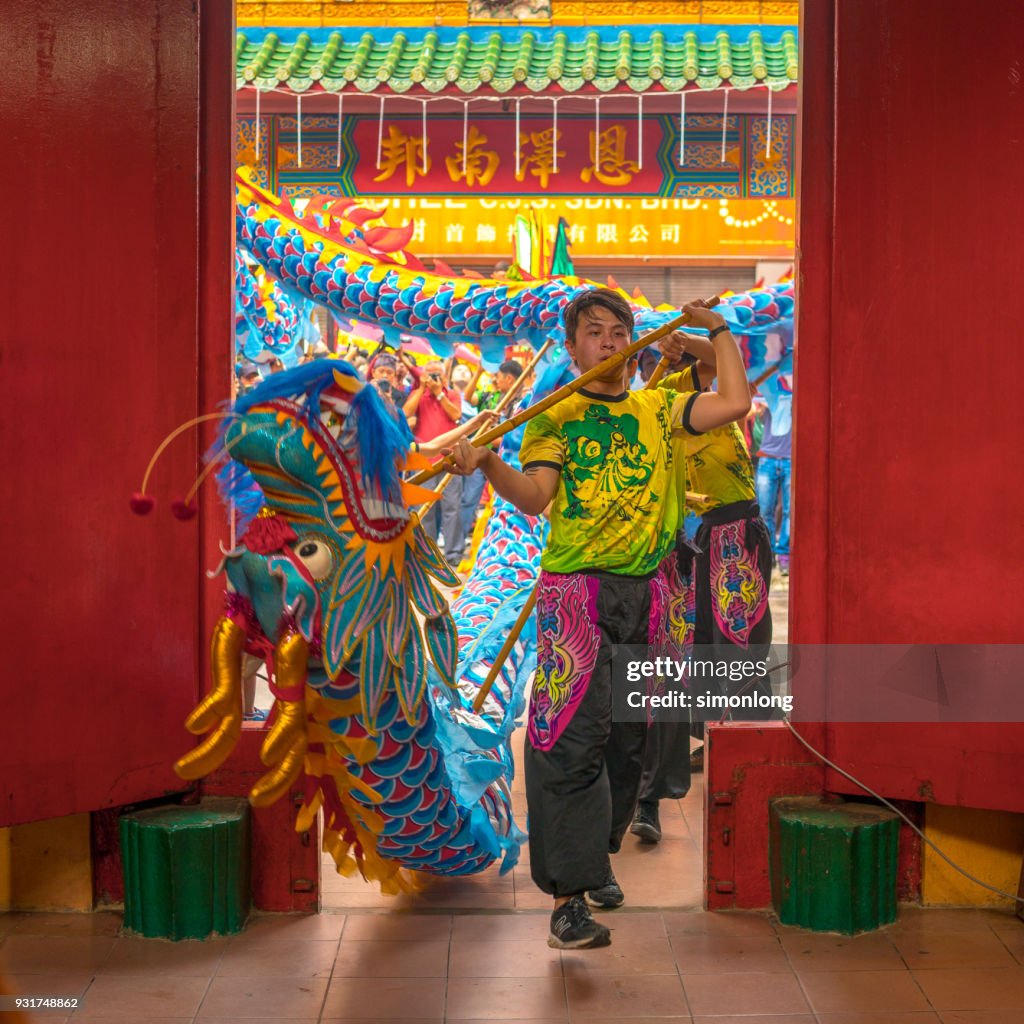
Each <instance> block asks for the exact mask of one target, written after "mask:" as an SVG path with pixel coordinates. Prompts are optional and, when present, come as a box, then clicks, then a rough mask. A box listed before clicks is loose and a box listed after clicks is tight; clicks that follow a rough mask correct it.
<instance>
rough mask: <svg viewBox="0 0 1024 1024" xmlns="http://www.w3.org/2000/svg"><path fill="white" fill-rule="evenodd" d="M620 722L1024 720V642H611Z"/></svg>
mask: <svg viewBox="0 0 1024 1024" xmlns="http://www.w3.org/2000/svg"><path fill="white" fill-rule="evenodd" d="M611 673H612V716H613V718H614V720H615V721H620V722H643V721H653V720H656V719H661V720H662V721H720V720H723V719H731V720H733V721H770V720H778V719H782V718H784V717H785V718H790V719H792V720H793V721H794V722H1015V723H1020V722H1024V644H788V645H778V644H777V645H772V646H770V647H769V646H761V647H756V648H755V647H750V648H748V649H744V648H742V647H732V648H726V647H714V646H710V645H708V646H701V645H697V646H694V647H692V648H691V649H690V650H689V651H688V652H687V655H686V656H685V657H670V656H667V655H666V654H665V653H664V652H662V651H659V650H656V649H654V648H649V647H643V646H636V645H630V646H626V645H622V646H618V647H614V648H613V649H612V662H611Z"/></svg>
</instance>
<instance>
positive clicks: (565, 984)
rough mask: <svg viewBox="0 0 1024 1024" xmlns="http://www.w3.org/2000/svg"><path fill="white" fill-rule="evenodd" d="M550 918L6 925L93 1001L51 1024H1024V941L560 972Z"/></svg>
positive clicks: (976, 939) (816, 945)
mask: <svg viewBox="0 0 1024 1024" xmlns="http://www.w3.org/2000/svg"><path fill="white" fill-rule="evenodd" d="M546 916H547V915H546V914H545V913H544V912H543V911H539V910H538V911H523V912H506V913H500V912H492V913H455V914H448V913H431V914H427V913H399V912H394V911H392V912H374V911H365V910H363V911H354V912H352V913H350V914H347V915H346V914H333V913H331V914H322V915H320V916H319V917H315V918H282V917H264V918H259V919H256V920H254V921H253V922H251V923H250V926H249V927H248V929H247V930H246V932H245V933H244V934H243V935H241V936H238V937H236V938H232V939H217V940H214V941H210V942H203V943H198V942H189V943H179V944H171V943H166V942H160V941H155V940H145V939H137V938H127V937H120V936H119V935H118V929H119V926H120V919H119V917H118V915H116V914H99V915H94V916H82V915H16V914H9V915H6V916H5V917H3V918H0V928H2V929H3V931H4V933H5V937H4V942H3V947H2V954H3V959H4V961H5V963H6V970H7V972H8V974H7V979H8V981H9V982H11V983H13V984H14V985H15V986H17V989H18V990H20V991H22V992H25V993H33V994H40V995H41V994H49V995H56V994H67V995H79V996H80V997H81V998H82V1004H83V1005H82V1008H81V1009H80V1010H79V1011H78V1012H77V1013H75V1014H74V1015H72V1016H71V1017H65V1016H64V1015H63V1014H54V1015H46V1016H40V1017H39V1018H38V1019H40V1020H42V1019H45V1020H51V1021H52V1020H73V1021H121V1022H126V1021H131V1022H134V1024H149V1022H152V1024H192V1022H195V1024H218V1022H219V1024H226V1022H228V1021H231V1022H240V1021H243V1020H244V1021H257V1022H271V1021H281V1022H303V1024H313V1022H320V1021H322V1022H335V1024H342V1022H353V1024H355V1022H362V1024H369V1022H371V1021H374V1022H376V1021H402V1022H404V1024H441V1022H443V1021H444V1022H448V1024H456V1022H459V1024H470V1022H475V1021H485V1020H495V1021H497V1020H500V1021H504V1022H505V1024H510V1022H513V1021H520V1022H521V1021H531V1022H534V1024H605V1022H607V1024H611V1022H612V1021H627V1022H629V1024H654V1022H655V1021H658V1022H661V1024H668V1022H677V1024H683V1022H690V1024H1020V1022H1021V1021H1024V924H1021V923H1020V922H1019V921H1017V920H1016V919H1014V918H1012V917H1011V916H1009V915H1008V914H1002V913H998V912H994V911H991V912H981V911H921V910H915V909H905V910H903V911H902V912H901V915H900V920H899V922H898V923H897V924H896V925H894V926H893V927H891V928H887V929H885V930H884V931H882V932H879V933H875V934H871V935H864V936H860V937H858V938H854V939H844V938H840V937H838V936H833V935H816V934H810V933H807V932H801V931H795V930H793V929H789V928H784V927H782V926H780V925H778V924H776V923H774V922H773V921H772V920H771V919H770V918H768V917H764V916H760V915H751V914H728V915H713V914H705V913H701V912H695V911H675V910H664V911H657V910H652V911H648V912H637V911H619V912H616V913H615V914H613V915H609V916H608V917H607V918H606V920H608V922H609V924H611V925H613V927H614V942H613V944H612V946H610V947H609V948H607V949H602V950H591V951H588V952H578V953H561V954H560V953H558V952H557V951H555V950H550V949H548V947H547V946H546V945H545V936H546V933H547V928H546Z"/></svg>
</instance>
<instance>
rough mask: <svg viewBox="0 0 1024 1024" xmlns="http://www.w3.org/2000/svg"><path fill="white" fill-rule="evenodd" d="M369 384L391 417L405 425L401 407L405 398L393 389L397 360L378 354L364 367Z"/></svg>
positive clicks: (391, 356)
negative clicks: (375, 390) (382, 400)
mask: <svg viewBox="0 0 1024 1024" xmlns="http://www.w3.org/2000/svg"><path fill="white" fill-rule="evenodd" d="M366 371H367V375H368V376H369V378H370V383H371V384H372V385H373V386H374V387H375V388H376V389H377V393H378V394H379V395H380V396H381V398H383V399H384V404H385V405H387V407H388V409H389V410H390V411H391V413H392V415H393V416H394V417H395V418H396V419H399V420H401V421H402V422H404V423H406V425H407V426H408V420H406V418H405V412H404V411H403V406H404V405H405V396H404V395H402V394H401V393H400V392H399V391H398V389H397V388H396V387H395V378H396V376H397V374H398V360H397V359H396V358H395V357H394V356H393V355H392V354H391V353H390V352H378V353H377V355H375V356H374V357H373V358H372V359H371V360H370V362H369V363H368V364H367V367H366Z"/></svg>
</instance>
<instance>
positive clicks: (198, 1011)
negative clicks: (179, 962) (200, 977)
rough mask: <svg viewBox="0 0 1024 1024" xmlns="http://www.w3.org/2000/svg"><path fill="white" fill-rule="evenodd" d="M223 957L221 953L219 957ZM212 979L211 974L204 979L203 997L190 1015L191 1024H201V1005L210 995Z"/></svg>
mask: <svg viewBox="0 0 1024 1024" xmlns="http://www.w3.org/2000/svg"><path fill="white" fill-rule="evenodd" d="M223 955H224V953H223V951H222V952H221V956H222V957H223ZM214 977H215V975H213V974H211V975H210V977H209V978H207V979H206V988H205V989H204V990H203V995H202V997H201V998H200V1000H199V1002H198V1004H197V1005H196V1012H195V1013H194V1014H192V1024H202V1021H201V1020H200V1019H199V1015H200V1014H201V1013H202V1012H203V1003H205V1002H206V997H207V996H208V995H209V994H210V987H211V986H212V985H213V979H214Z"/></svg>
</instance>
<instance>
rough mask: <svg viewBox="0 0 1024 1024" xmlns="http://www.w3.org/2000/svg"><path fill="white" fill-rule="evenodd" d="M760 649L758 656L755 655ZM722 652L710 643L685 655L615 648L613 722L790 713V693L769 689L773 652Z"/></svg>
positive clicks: (763, 715)
mask: <svg viewBox="0 0 1024 1024" xmlns="http://www.w3.org/2000/svg"><path fill="white" fill-rule="evenodd" d="M757 653H761V656H760V657H758V656H756V654H757ZM737 655H738V656H736V655H732V654H731V653H730V654H729V655H728V656H723V655H722V652H721V651H719V650H717V649H715V648H709V649H708V652H707V654H706V655H705V654H704V653H703V649H695V650H693V651H691V653H690V654H689V655H687V656H686V657H684V658H675V657H670V656H667V655H662V654H656V653H653V652H652V651H651V650H650V649H648V648H638V647H626V646H624V647H619V648H616V649H615V651H614V653H613V658H612V693H613V714H614V717H615V719H616V720H617V721H642V720H644V719H645V718H650V717H656V718H659V719H662V720H678V721H683V720H688V721H705V720H716V719H718V718H721V717H722V715H723V714H729V713H730V712H732V713H734V714H733V716H732V717H742V718H770V717H772V712H777V717H778V716H781V715H788V714H790V713H791V712H792V710H793V697H792V695H790V694H788V693H782V692H778V693H776V692H773V690H772V688H771V681H770V676H771V674H772V664H773V661H775V662H776V663H778V661H777V659H773V658H772V656H771V652H770V651H769V650H768V649H764V651H763V652H755V656H750V654H749V653H748V652H743V651H738V652H737Z"/></svg>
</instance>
